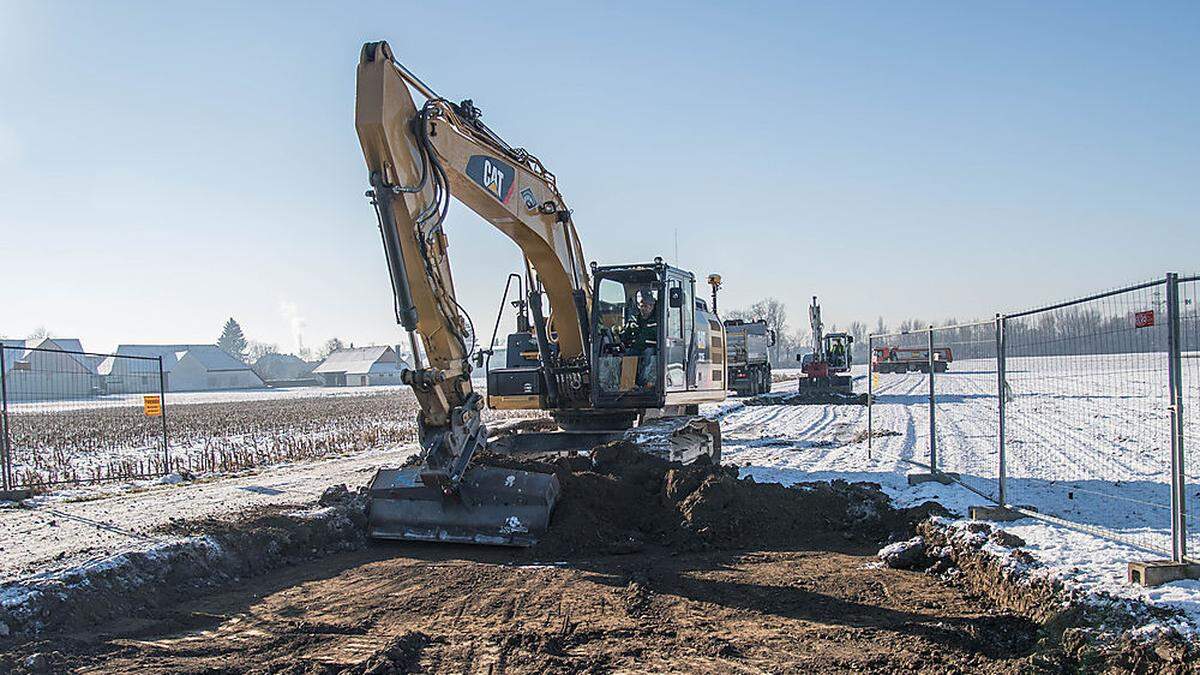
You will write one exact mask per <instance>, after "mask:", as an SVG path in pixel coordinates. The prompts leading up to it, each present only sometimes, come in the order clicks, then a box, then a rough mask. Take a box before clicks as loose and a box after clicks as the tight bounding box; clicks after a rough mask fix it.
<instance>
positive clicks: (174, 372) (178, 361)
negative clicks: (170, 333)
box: [99, 345, 264, 394]
mask: <svg viewBox="0 0 1200 675" xmlns="http://www.w3.org/2000/svg"><path fill="white" fill-rule="evenodd" d="M116 353H117V355H119V356H142V357H149V359H122V358H115V357H111V356H110V357H108V358H106V359H105V360H104V361H102V362H101V363H100V367H99V373H100V376H101V378H102V379H103V382H104V387H105V390H106V391H107V392H108V393H110V394H122V393H141V392H153V391H155V390H157V389H158V360H157V359H158V357H161V358H162V369H163V377H164V379H165V384H166V388H167V391H211V390H214V389H253V388H256V387H262V386H264V385H263V381H262V378H260V377H259V376H258V375H256V374H255V373H254V371H253V370H251V369H250V366H248V365H246V364H244V363H242V362H241V361H239V360H237V359H236V358H234V357H232V356H230V355H229V354H228V353H226V352H225V351H223V350H222V349H221V348H220V347H218V346H216V345H121V346H119V347H117V352H116Z"/></svg>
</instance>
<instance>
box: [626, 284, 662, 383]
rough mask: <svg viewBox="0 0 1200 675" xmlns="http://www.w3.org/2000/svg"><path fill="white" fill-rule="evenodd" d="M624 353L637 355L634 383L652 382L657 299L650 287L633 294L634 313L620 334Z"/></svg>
mask: <svg viewBox="0 0 1200 675" xmlns="http://www.w3.org/2000/svg"><path fill="white" fill-rule="evenodd" d="M621 342H622V343H623V346H624V348H625V353H626V354H628V355H629V356H636V357H638V372H637V379H636V385H637V386H639V387H644V386H647V384H652V383H650V382H649V380H650V379H651V377H652V374H653V373H654V367H655V365H657V364H655V362H654V357H656V356H658V301H657V300H656V299H655V297H654V293H653V292H652V291H651V290H650V289H646V288H643V289H639V290H638V291H637V292H636V293H635V294H634V315H633V317H631V318H630V320H629V322H628V323H626V324H625V330H624V331H623V332H622V334H621Z"/></svg>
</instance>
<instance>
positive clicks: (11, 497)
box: [0, 490, 33, 502]
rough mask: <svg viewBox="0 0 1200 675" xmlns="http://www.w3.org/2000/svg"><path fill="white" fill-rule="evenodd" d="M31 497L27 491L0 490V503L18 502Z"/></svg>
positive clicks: (30, 493)
mask: <svg viewBox="0 0 1200 675" xmlns="http://www.w3.org/2000/svg"><path fill="white" fill-rule="evenodd" d="M32 496H33V492H31V491H29V490H0V502H19V501H21V500H22V499H29V498H30V497H32Z"/></svg>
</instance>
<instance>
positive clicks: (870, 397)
mask: <svg viewBox="0 0 1200 675" xmlns="http://www.w3.org/2000/svg"><path fill="white" fill-rule="evenodd" d="M874 407H875V336H874V335H868V336H867V459H871V446H872V445H873V444H874V443H875V423H874V417H873V416H872V409H873V408H874Z"/></svg>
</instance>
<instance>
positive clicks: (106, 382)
mask: <svg viewBox="0 0 1200 675" xmlns="http://www.w3.org/2000/svg"><path fill="white" fill-rule="evenodd" d="M0 352H2V358H0V360H2V361H3V369H2V372H0V385H2V393H3V406H4V410H3V428H2V429H0V438H2V439H3V443H4V449H5V457H4V458H3V459H4V460H5V462H4V463H5V468H6V471H5V474H6V479H7V480H6V482H7V484H8V486H9V487H10V488H32V489H35V490H37V489H45V488H49V487H51V486H56V485H62V484H69V483H90V482H100V481H107V480H128V479H135V478H149V477H154V476H161V475H164V474H166V473H169V471H170V458H169V455H168V449H167V436H166V425H165V419H164V417H163V414H164V404H165V401H164V400H163V398H162V397H163V391H162V385H163V375H162V364H161V362H160V361H159V360H158V359H156V358H145V357H132V356H123V355H110V354H95V353H90V352H81V351H70V350H60V349H54V348H49V347H40V346H39V347H29V346H24V345H17V344H3V345H0ZM147 396H149V397H151V400H150V401H147V400H146V397H147Z"/></svg>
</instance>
